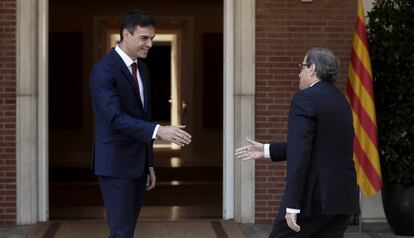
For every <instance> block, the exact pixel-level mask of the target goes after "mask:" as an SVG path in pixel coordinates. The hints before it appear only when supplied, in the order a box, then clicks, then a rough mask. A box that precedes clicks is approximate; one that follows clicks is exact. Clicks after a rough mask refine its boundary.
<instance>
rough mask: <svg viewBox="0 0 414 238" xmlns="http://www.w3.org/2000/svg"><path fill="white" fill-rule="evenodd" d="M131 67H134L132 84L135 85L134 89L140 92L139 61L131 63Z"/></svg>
mask: <svg viewBox="0 0 414 238" xmlns="http://www.w3.org/2000/svg"><path fill="white" fill-rule="evenodd" d="M131 68H132V86H134V89H135V90H136V91H137V92H138V93H140V92H139V84H138V78H137V68H138V66H137V63H135V62H134V63H132V64H131Z"/></svg>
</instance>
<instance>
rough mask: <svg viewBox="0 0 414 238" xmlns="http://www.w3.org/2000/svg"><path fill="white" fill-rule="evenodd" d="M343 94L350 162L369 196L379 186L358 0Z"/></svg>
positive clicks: (370, 82)
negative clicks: (350, 128)
mask: <svg viewBox="0 0 414 238" xmlns="http://www.w3.org/2000/svg"><path fill="white" fill-rule="evenodd" d="M346 97H347V100H348V102H349V103H350V104H351V107H352V116H353V121H354V128H355V138H354V161H355V169H356V173H357V178H358V185H359V187H360V189H361V191H362V192H363V194H364V195H365V196H366V197H370V196H372V195H374V194H375V193H376V192H378V191H379V190H380V189H381V187H382V179H381V168H380V162H379V156H378V141H377V122H376V116H375V103H374V87H373V80H372V70H371V60H370V58H369V53H368V40H367V32H366V30H365V19H364V9H363V7H362V0H358V17H357V20H356V24H355V32H354V37H353V40H352V50H351V57H350V64H349V70H348V81H347V85H346Z"/></svg>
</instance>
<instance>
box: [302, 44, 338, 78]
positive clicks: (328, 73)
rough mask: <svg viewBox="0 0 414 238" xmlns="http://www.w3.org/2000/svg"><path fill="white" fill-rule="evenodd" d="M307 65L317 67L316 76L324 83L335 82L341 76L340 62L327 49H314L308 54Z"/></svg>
mask: <svg viewBox="0 0 414 238" xmlns="http://www.w3.org/2000/svg"><path fill="white" fill-rule="evenodd" d="M306 64H309V65H311V64H314V65H315V66H316V76H317V77H318V78H319V79H320V80H322V81H328V82H334V81H335V80H337V79H338V76H339V60H338V59H337V58H336V57H335V55H334V54H333V53H332V52H331V51H330V50H328V49H326V48H312V49H310V50H309V51H308V53H307V54H306Z"/></svg>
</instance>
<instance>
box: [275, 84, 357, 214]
mask: <svg viewBox="0 0 414 238" xmlns="http://www.w3.org/2000/svg"><path fill="white" fill-rule="evenodd" d="M353 138H354V128H353V125H352V113H351V109H350V106H349V104H348V102H347V101H346V100H345V98H344V96H343V95H342V93H341V92H340V91H339V90H338V89H337V88H336V87H335V86H334V85H333V84H331V83H329V82H324V81H322V82H319V83H316V84H315V85H314V86H312V87H310V88H307V89H305V90H302V91H299V92H297V93H296V94H295V95H294V96H293V98H292V103H291V107H290V112H289V118H288V139H287V144H286V143H278V144H271V145H270V156H271V158H272V160H274V161H280V160H284V159H286V160H287V161H286V162H287V178H286V190H285V194H284V196H283V199H282V202H281V205H280V207H279V215H278V219H284V217H285V214H286V208H287V207H288V208H296V209H300V210H301V212H300V215H299V216H301V217H306V216H312V215H319V214H359V212H360V211H359V195H358V188H357V182H356V173H355V167H354V161H353V159H352V155H353Z"/></svg>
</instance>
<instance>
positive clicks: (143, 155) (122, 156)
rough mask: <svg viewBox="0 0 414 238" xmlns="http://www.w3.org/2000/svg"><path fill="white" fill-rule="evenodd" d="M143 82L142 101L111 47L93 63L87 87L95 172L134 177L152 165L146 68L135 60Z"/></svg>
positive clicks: (150, 123)
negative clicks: (93, 140) (90, 110)
mask: <svg viewBox="0 0 414 238" xmlns="http://www.w3.org/2000/svg"><path fill="white" fill-rule="evenodd" d="M138 69H139V70H138V71H139V73H140V76H141V79H142V83H143V85H144V95H145V96H144V97H145V100H144V102H145V105H144V107H143V106H142V103H141V101H140V99H139V93H138V92H137V91H136V90H134V88H133V86H132V81H131V78H132V75H131V73H130V71H129V70H128V67H127V66H126V65H125V63H124V62H123V61H122V58H121V57H120V56H119V54H118V53H117V52H116V51H115V50H114V49H112V50H111V51H110V52H109V53H108V54H107V55H105V56H104V57H103V58H102V59H101V60H99V61H98V62H97V63H96V64H95V65H94V67H93V69H92V73H91V78H90V88H91V93H92V102H93V109H94V112H95V122H96V125H95V126H96V133H95V142H94V149H93V164H92V166H93V169H94V172H95V174H96V175H100V176H110V177H121V178H137V177H139V176H141V175H142V174H143V173H145V172H147V169H148V167H149V166H154V162H153V158H152V154H153V152H152V141H153V140H152V134H153V132H154V129H155V126H156V124H155V123H153V122H151V121H150V115H151V111H150V103H149V100H150V86H149V71H148V69H147V67H146V65H145V64H144V63H143V62H141V61H138Z"/></svg>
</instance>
